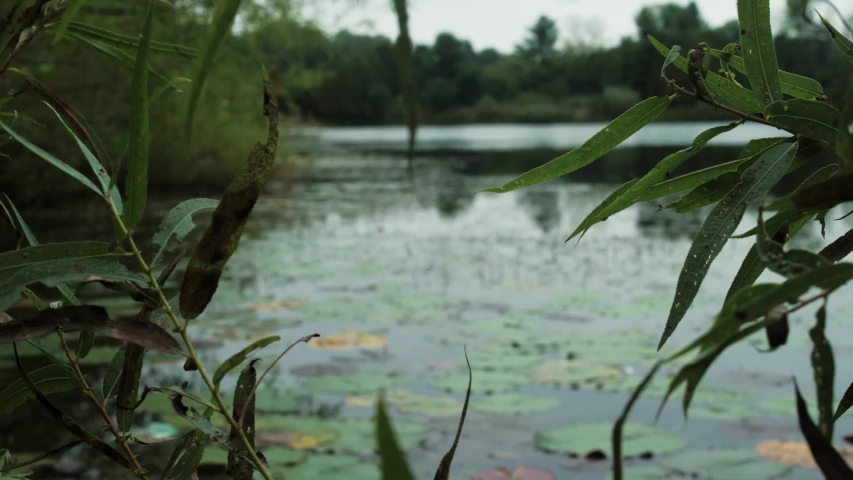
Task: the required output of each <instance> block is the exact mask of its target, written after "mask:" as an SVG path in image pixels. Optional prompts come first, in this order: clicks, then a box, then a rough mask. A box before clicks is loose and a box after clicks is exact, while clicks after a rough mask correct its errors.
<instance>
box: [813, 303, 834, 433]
mask: <svg viewBox="0 0 853 480" xmlns="http://www.w3.org/2000/svg"><path fill="white" fill-rule="evenodd" d="M816 318H817V322H816V323H815V326H814V327H812V328H811V330H809V337H811V339H812V343H813V344H814V347H813V348H812V370H813V371H814V381H815V388H816V390H817V392H816V393H817V395H816V397H815V398H817V408H818V412H819V415H818V425H819V429H820V431H821V433H823V436H824V437H826V439H827V440H828V441H829V442H832V424H833V422H834V421H835V420H834V418H833V412H832V404H833V402H834V400H835V394H834V387H835V356H834V355H833V354H832V345H830V343H829V340H828V339H827V338H826V334H825V331H826V305H825V304H824V305H821V307H820V309H819V310H818V311H817V315H816Z"/></svg>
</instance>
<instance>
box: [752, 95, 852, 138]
mask: <svg viewBox="0 0 853 480" xmlns="http://www.w3.org/2000/svg"><path fill="white" fill-rule="evenodd" d="M764 116H765V117H766V118H767V119H768V120H770V121H772V122H773V123H775V124H777V125H779V126H780V127H782V128H784V129H786V130H790V131H792V132H796V133H798V134H800V135H803V136H806V137H808V138H813V139H815V140H823V141H824V142H827V143H829V144H834V143H835V139H836V138H837V136H838V128H837V127H836V126H837V125H838V122H839V120H840V118H841V112H839V111H838V110H836V109H835V107H833V106H832V105H829V104H827V103H824V102H819V101H817V100H803V99H801V98H794V99H791V100H785V101H782V102H775V103H772V104H770V105H768V106H767V108H766V109H765V110H764Z"/></svg>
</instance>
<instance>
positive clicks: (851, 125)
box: [835, 77, 853, 170]
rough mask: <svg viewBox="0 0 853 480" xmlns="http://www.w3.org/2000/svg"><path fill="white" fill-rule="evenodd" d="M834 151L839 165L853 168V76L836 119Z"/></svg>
mask: <svg viewBox="0 0 853 480" xmlns="http://www.w3.org/2000/svg"><path fill="white" fill-rule="evenodd" d="M835 151H836V153H837V154H838V158H840V159H841V167H842V168H843V169H844V170H853V77H850V81H849V82H847V98H846V99H845V104H844V111H843V112H842V113H841V118H840V119H839V121H838V137H837V138H836V139H835Z"/></svg>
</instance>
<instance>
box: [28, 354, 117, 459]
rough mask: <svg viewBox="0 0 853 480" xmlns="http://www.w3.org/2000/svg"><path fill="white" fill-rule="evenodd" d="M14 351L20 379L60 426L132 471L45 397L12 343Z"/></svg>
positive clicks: (104, 445)
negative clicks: (28, 373)
mask: <svg viewBox="0 0 853 480" xmlns="http://www.w3.org/2000/svg"><path fill="white" fill-rule="evenodd" d="M13 348H14V351H15V363H16V364H17V366H18V371H19V372H20V373H21V380H23V381H24V383H25V384H26V386H27V387H28V388H29V389H30V390H31V391H32V393H33V395H34V396H35V398H36V400H38V402H39V403H41V405H42V406H43V407H44V408H45V410H47V411H48V412H49V413H50V415H51V416H52V417H53V418H54V419H56V420H58V421H59V422H60V423H62V426H63V427H64V428H65V429H66V430H68V431H69V432H70V433H71V434H73V435H74V436H75V437H77V438H79V439H80V440H82V441H83V442H85V443H86V444H87V445H89V446H90V447H92V448H93V449H95V450H97V451H98V452H99V453H101V454H103V455H104V456H106V457H107V458H109V459H110V460H112V461H114V462H116V463H118V464H119V465H121V466H122V467H124V468H126V469H128V470H131V471H133V470H134V467H133V465H132V464H131V463H130V461H128V460H127V459H126V458H124V457H123V456H122V455H121V454H120V453H118V452H117V451H116V450H114V449H113V448H112V447H110V446H109V445H107V444H106V443H104V442H103V441H101V440H100V439H98V437H96V436H94V435H92V434H91V433H89V432H88V431H86V429H84V428H83V427H81V426H80V424H78V423H77V422H76V421H74V419H73V418H71V417H69V416H68V415H67V414H66V413H65V412H63V411H62V410H60V409H58V408H57V407H56V406H54V405H53V404H52V403H50V400H48V399H47V397H46V396H44V394H43V393H42V392H41V391H40V390H39V388H38V386H37V385H36V384H35V383H34V382H33V381H32V380H31V379H30V378H29V376H28V375H27V372H26V371H25V370H24V367H23V366H22V365H21V359H20V358H19V357H18V348H17V347H16V346H14V345H13Z"/></svg>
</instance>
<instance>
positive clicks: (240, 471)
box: [225, 360, 258, 480]
mask: <svg viewBox="0 0 853 480" xmlns="http://www.w3.org/2000/svg"><path fill="white" fill-rule="evenodd" d="M256 361H258V360H253V361H251V362H249V365H248V366H246V368H244V369H243V371H242V372H240V378H239V379H237V386H236V387H235V389H234V409H233V414H232V415H233V418H240V419H242V420H243V421H242V423H241V426H242V428H243V434H244V435H245V436H246V439H247V440H249V445H251V447H252V448H255V396H254V395H252V393H253V392H254V390H255V382H256V381H257V376H258V374H257V371H256V370H255V362H256ZM239 438H240V437H239V431H238V430H236V429H235V428H234V427H233V426H232V427H231V433H230V434H229V436H228V440H230V441H231V443H232V444H233V445H236V446H237V448H236V449H234V450H229V451H228V467H227V469H226V470H225V473H226V474H228V476H229V477H231V478H232V479H233V480H252V473H253V470H254V466H253V464H252V462H251V461H250V460H249V459H248V456H249V452H248V451H247V450H246V446H245V444H244V443H243V442H241V441H239Z"/></svg>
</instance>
